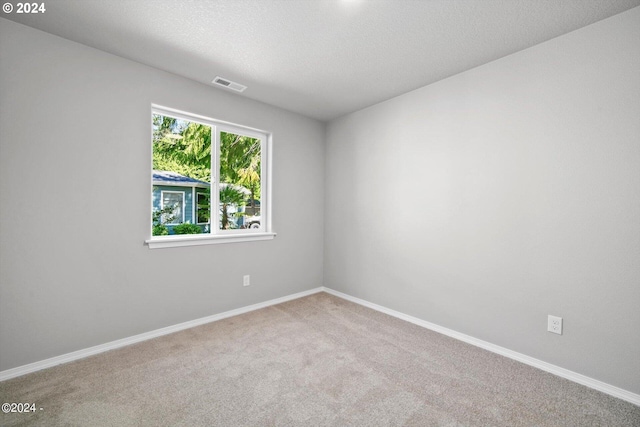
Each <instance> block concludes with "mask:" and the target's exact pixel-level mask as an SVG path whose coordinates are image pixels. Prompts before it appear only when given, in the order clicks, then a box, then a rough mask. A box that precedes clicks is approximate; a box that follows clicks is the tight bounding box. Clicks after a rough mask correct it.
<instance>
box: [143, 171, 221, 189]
mask: <svg viewBox="0 0 640 427" xmlns="http://www.w3.org/2000/svg"><path fill="white" fill-rule="evenodd" d="M153 185H174V186H176V185H177V186H183V187H205V188H207V187H209V183H208V182H205V181H200V180H199V179H194V178H189V177H188V176H184V175H180V174H179V173H175V172H170V171H160V170H154V171H153Z"/></svg>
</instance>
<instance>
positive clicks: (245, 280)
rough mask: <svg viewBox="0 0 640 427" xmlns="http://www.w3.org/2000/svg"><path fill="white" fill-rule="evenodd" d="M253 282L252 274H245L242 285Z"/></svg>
mask: <svg viewBox="0 0 640 427" xmlns="http://www.w3.org/2000/svg"><path fill="white" fill-rule="evenodd" d="M250 284H251V276H250V275H248V274H245V275H244V276H242V286H249V285H250Z"/></svg>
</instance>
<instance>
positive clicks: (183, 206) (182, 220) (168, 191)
mask: <svg viewBox="0 0 640 427" xmlns="http://www.w3.org/2000/svg"><path fill="white" fill-rule="evenodd" d="M165 193H167V194H179V195H180V196H182V206H181V208H180V212H181V213H182V219H181V220H180V222H172V223H166V224H164V225H180V224H184V210H185V208H186V206H187V205H186V200H187V199H186V197H185V194H184V191H171V190H160V210H162V209H164V195H165ZM176 219H177V218H176Z"/></svg>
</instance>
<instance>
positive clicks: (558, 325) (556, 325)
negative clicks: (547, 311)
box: [547, 315, 562, 335]
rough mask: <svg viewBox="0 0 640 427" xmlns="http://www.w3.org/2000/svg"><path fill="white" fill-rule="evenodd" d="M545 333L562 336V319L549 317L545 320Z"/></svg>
mask: <svg viewBox="0 0 640 427" xmlns="http://www.w3.org/2000/svg"><path fill="white" fill-rule="evenodd" d="M547 331H549V332H553V333H554V334H558V335H562V317H558V316H552V315H549V317H548V318H547Z"/></svg>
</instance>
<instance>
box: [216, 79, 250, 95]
mask: <svg viewBox="0 0 640 427" xmlns="http://www.w3.org/2000/svg"><path fill="white" fill-rule="evenodd" d="M213 83H215V84H217V85H218V86H222V87H226V88H227V89H231V90H235V91H236V92H243V91H244V90H245V89H246V88H247V87H246V86H245V85H241V84H240V83H236V82H232V81H231V80H227V79H223V78H222V77H219V76H218V77H216V78H215V79H213Z"/></svg>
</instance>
